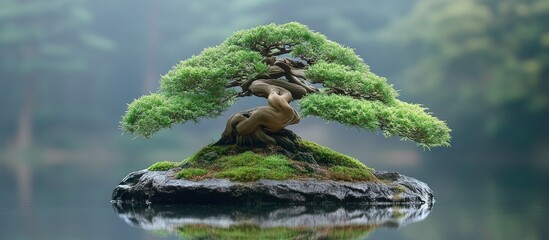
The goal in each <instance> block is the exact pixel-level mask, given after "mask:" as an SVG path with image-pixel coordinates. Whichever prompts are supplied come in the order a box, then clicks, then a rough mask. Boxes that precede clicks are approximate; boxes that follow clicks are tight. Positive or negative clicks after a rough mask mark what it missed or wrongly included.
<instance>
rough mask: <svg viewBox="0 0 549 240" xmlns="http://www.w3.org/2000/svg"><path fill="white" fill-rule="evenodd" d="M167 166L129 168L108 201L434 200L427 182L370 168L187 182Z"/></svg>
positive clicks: (389, 202)
mask: <svg viewBox="0 0 549 240" xmlns="http://www.w3.org/2000/svg"><path fill="white" fill-rule="evenodd" d="M174 174H175V172H174V171H173V170H172V171H148V170H141V171H137V172H133V173H130V174H129V175H128V176H126V177H125V178H124V179H123V180H122V182H121V183H120V184H119V185H118V186H117V187H116V188H115V189H114V191H113V194H112V200H113V201H114V202H119V203H137V204H141V203H143V204H145V203H146V204H239V205H240V204H322V203H359V204H372V205H402V204H414V203H415V204H417V203H422V204H425V203H426V204H428V205H431V204H432V203H433V202H434V198H433V192H432V190H431V189H430V188H429V186H427V184H425V183H423V182H421V181H418V180H416V179H414V178H411V177H407V176H404V175H401V174H399V173H391V172H383V171H375V172H374V174H375V175H376V176H377V178H378V179H380V180H381V181H380V182H340V181H329V180H317V179H303V180H302V179H300V180H283V181H278V180H259V181H256V182H233V181H230V180H227V179H208V180H202V181H188V180H182V179H175V178H173V176H174Z"/></svg>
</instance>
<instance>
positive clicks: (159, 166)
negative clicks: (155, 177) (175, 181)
mask: <svg viewBox="0 0 549 240" xmlns="http://www.w3.org/2000/svg"><path fill="white" fill-rule="evenodd" d="M177 165H178V163H176V162H170V161H163V162H157V163H155V164H153V165H151V166H150V167H149V168H147V170H149V171H168V170H170V169H172V168H174V167H176V166H177Z"/></svg>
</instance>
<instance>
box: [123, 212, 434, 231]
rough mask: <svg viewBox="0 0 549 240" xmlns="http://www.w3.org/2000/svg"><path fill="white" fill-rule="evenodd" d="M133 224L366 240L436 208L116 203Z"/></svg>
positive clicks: (162, 228)
mask: <svg viewBox="0 0 549 240" xmlns="http://www.w3.org/2000/svg"><path fill="white" fill-rule="evenodd" d="M113 207H114V210H115V211H116V213H117V214H118V216H119V217H120V218H122V219H123V220H124V221H125V222H126V223H128V224H129V225H131V226H135V227H139V228H142V229H145V230H147V231H150V232H152V233H154V234H157V235H163V236H165V235H176V236H180V237H183V238H186V239H364V238H366V237H367V236H368V235H369V234H370V233H371V232H373V231H374V230H375V229H376V228H379V227H388V228H398V227H402V226H404V225H407V224H409V223H413V222H418V221H421V220H423V219H425V218H426V217H427V216H428V215H429V213H430V211H431V206H430V205H427V204H423V205H406V206H356V205H352V206H197V205H169V206H135V205H122V204H118V203H115V204H113Z"/></svg>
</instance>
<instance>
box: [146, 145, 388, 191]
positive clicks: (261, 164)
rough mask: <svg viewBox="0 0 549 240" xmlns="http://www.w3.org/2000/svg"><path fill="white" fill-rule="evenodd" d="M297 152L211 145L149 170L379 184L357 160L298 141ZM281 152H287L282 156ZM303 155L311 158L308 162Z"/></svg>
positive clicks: (184, 175)
mask: <svg viewBox="0 0 549 240" xmlns="http://www.w3.org/2000/svg"><path fill="white" fill-rule="evenodd" d="M296 143H297V146H298V147H297V149H296V150H295V151H294V152H289V151H287V150H285V149H284V148H282V147H281V146H274V145H273V146H264V147H241V146H236V145H222V146H217V145H213V144H210V145H207V146H205V147H204V148H202V149H201V150H199V151H198V152H197V153H195V154H194V155H192V156H191V157H188V158H187V159H185V160H183V161H182V162H181V163H180V164H178V163H174V162H159V163H155V164H153V165H152V166H151V167H150V168H149V170H151V171H166V170H168V169H171V168H174V167H179V168H181V170H180V171H179V172H178V173H177V174H176V176H175V177H177V178H184V179H189V180H202V179H209V178H226V179H230V180H232V181H241V182H250V181H257V180H259V179H273V180H286V179H304V178H314V179H323V180H340V181H378V180H377V178H376V177H375V176H374V175H373V174H372V169H371V168H368V167H366V166H365V165H364V164H362V163H361V162H360V161H358V160H357V159H355V158H352V157H349V156H346V155H343V154H341V153H338V152H336V151H333V150H331V149H329V148H327V147H323V146H320V145H318V144H316V143H313V142H310V141H306V140H298V141H297V142H296ZM281 153H284V155H282V154H281ZM303 156H308V157H307V159H304V158H303Z"/></svg>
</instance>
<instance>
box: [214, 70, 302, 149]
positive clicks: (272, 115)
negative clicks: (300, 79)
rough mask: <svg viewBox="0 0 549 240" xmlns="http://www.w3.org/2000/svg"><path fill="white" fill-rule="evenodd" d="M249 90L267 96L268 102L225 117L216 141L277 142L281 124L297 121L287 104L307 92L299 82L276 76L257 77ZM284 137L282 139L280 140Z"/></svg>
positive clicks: (285, 124)
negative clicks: (227, 117) (224, 122)
mask: <svg viewBox="0 0 549 240" xmlns="http://www.w3.org/2000/svg"><path fill="white" fill-rule="evenodd" d="M249 91H250V92H251V93H252V94H253V95H256V96H258V97H264V98H266V99H267V101H268V103H269V106H263V107H258V108H254V109H250V110H246V111H242V112H239V113H236V114H234V115H233V116H231V117H230V118H229V120H228V121H227V125H226V127H225V131H224V132H223V134H222V137H221V139H220V140H219V141H218V144H237V145H240V146H254V145H265V144H277V143H278V142H280V141H281V139H278V138H279V137H280V136H282V135H279V134H277V133H280V132H281V131H282V130H284V128H285V127H287V126H289V125H292V124H297V123H299V120H300V118H299V115H298V113H297V111H296V110H295V109H294V108H293V107H292V106H291V105H290V104H289V102H291V101H292V100H293V99H299V98H301V97H303V96H304V95H305V94H307V90H306V89H305V88H303V87H302V86H300V85H298V84H295V83H290V82H287V81H284V80H277V79H258V80H255V81H253V82H252V83H251V84H250V87H249ZM282 141H284V140H282Z"/></svg>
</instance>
